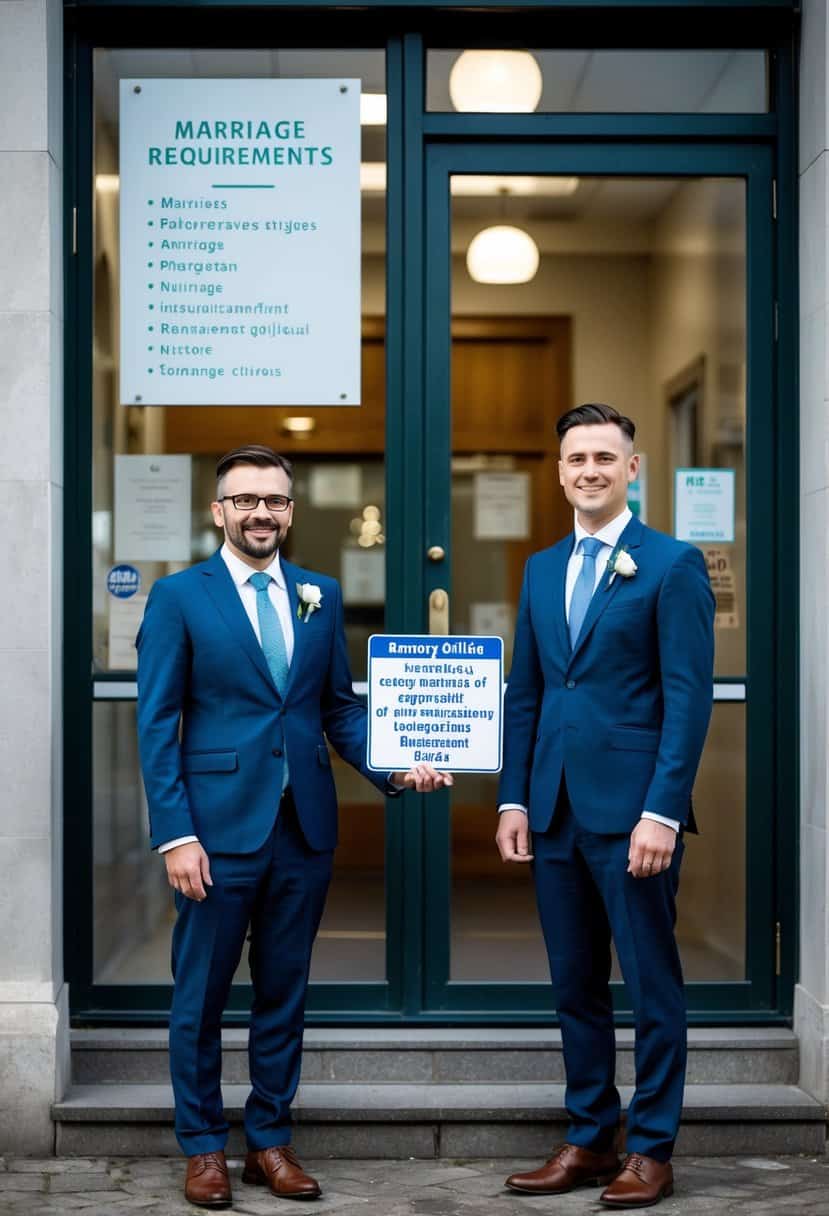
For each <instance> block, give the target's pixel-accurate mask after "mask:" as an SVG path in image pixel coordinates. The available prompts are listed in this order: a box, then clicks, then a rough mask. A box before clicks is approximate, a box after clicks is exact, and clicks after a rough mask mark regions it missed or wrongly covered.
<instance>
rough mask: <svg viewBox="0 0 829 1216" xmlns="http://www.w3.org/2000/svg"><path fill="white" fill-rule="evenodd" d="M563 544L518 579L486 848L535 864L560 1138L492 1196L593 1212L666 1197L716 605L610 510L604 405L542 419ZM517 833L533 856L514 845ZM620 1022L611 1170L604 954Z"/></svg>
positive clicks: (695, 570) (696, 560) (622, 459)
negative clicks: (686, 880)
mask: <svg viewBox="0 0 829 1216" xmlns="http://www.w3.org/2000/svg"><path fill="white" fill-rule="evenodd" d="M557 429H558V435H559V439H560V442H561V452H560V460H559V466H558V467H559V480H560V482H561V485H562V486H563V488H564V493H565V496H566V498H567V500H568V502H569V503H570V504H571V506H572V507H573V508H574V511H575V528H574V532H573V533H572V534H571V535H569V536H567V537H566V538H565V539H564V540H563V541H561V542H560V543H559V544H557V545H554V546H553V547H552V548H551V549H546V550H544V551H542V552H540V553H536V554H534V555H533V556H532V557H531V558H530V559H529V561H528V563H527V566H526V570H525V573H524V584H523V588H522V591H521V602H520V607H519V614H518V624H517V627H516V634H515V647H514V652H513V662H512V671H511V673H510V677H509V685H508V690H507V694H506V702H505V712H504V719H505V721H504V766H503V771H502V774H501V783H500V790H499V811H500V820H499V827H498V833H497V837H496V840H497V844H498V849H499V851H500V854H501V857H502V859H503V860H504V861H507V862H519V863H520V862H532V863H533V872H534V879H535V887H536V896H537V901H538V908H539V915H540V918H541V925H542V929H543V932H544V938H545V942H546V945H547V953H548V956H549V961H550V971H551V975H552V979H553V984H554V987H555V990H556V995H557V1005H558V1014H559V1018H560V1022H561V1035H562V1042H563V1047H564V1061H565V1068H566V1073H567V1092H566V1103H567V1110H568V1113H569V1116H570V1128H569V1130H568V1133H567V1140H566V1143H565V1144H564V1145H563V1146H562V1147H561V1148H560V1149H559V1150H558V1151H557V1152H556V1153H555V1154H554V1155H553V1157H552V1158H551V1159H550V1160H549V1161H548V1162H547V1163H546V1164H545V1165H543V1166H542V1167H541V1168H540V1169H538V1170H533V1171H531V1172H530V1173H526V1174H513V1175H512V1176H511V1177H510V1178H508V1179H507V1186H508V1187H510V1188H511V1189H512V1190H515V1191H519V1192H522V1193H525V1194H547V1195H556V1194H562V1193H564V1192H566V1191H569V1190H572V1189H573V1188H574V1187H576V1186H583V1185H587V1184H590V1183H596V1182H603V1183H609V1185H608V1186H607V1189H606V1190H605V1191H604V1192H603V1194H602V1195H601V1202H602V1203H603V1204H604V1205H605V1206H606V1207H609V1208H630V1207H646V1206H650V1205H652V1204H654V1203H658V1202H659V1201H660V1200H661V1199H662V1198H664V1197H665V1196H667V1195H670V1194H671V1193H672V1191H673V1174H672V1169H671V1165H670V1159H671V1155H672V1152H673V1146H674V1140H675V1139H676V1134H677V1129H678V1126H679V1118H680V1113H681V1110H682V1094H683V1083H684V1077H685V1058H686V1037H687V1036H686V1013H685V996H684V988H683V980H682V970H681V966H680V960H679V952H678V950H677V946H676V940H675V938H674V921H675V900H676V892H677V886H678V883H679V866H680V861H681V857H682V852H683V847H684V846H683V840H682V836H683V832H684V831H685V830H687V831H695V830H696V828H695V824H694V818H693V811H692V807H691V791H692V787H693V784H694V777H695V775H696V771H697V766H698V764H699V760H700V755H701V753H702V747H703V743H704V741H705V734H706V731H707V729H708V722H709V718H710V714H711V701H712V676H713V656H714V636H713V617H714V599H713V595H712V593H711V588H710V585H709V582H708V575H707V571H706V568H705V562H704V560H703V557H702V554H701V553H700V552H699V550H698V549H696V548H694V547H693V546H691V545H686V544H682V543H681V542H679V541H677V540H675V539H673V538H672V537H670V536H665V535H663V534H662V533H660V532H655V531H653V530H652V529H650V528H647V527H645V526H644V525H643V524H642V523H641V522H640V521H639V520H638V519H636V518H635V517H634V516H633V515H632V514H631V512H630V510H629V508H628V507H627V490H628V485H629V483H630V482H631V481H633V480H635V478H636V476H637V474H638V470H639V457H638V456H637V455H635V453H634V450H633V440H634V435H635V428H634V424H633V423H632V422H631V420H630V419H629V418H625V417H624V416H623V415H621V414H619V413H618V412H617V411H616V410H615V409H613V408H612V407H611V406H607V405H594V404H590V405H582V406H578V407H577V408H576V409H573V410H570V411H569V412H568V413H567V414H565V415H564V416H563V417H562V418H561V419H559V422H558V428H557ZM530 833H532V848H531V846H530ZM611 937H612V938H613V941H614V943H615V946H616V951H617V954H618V956H619V962H620V964H621V968H622V972H623V975H624V978H625V982H626V984H627V989H628V993H629V994H630V997H631V1000H632V1003H633V1012H634V1018H635V1025H636V1053H635V1058H636V1090H635V1093H634V1096H633V1099H632V1101H631V1103H630V1105H629V1107H628V1111H627V1129H626V1141H627V1143H626V1151H627V1157H626V1158H625V1161H624V1164H623V1166H622V1168H621V1170H620V1168H619V1161H618V1158H617V1155H616V1146H615V1141H616V1135H617V1129H618V1125H619V1120H620V1102H619V1094H618V1092H617V1090H616V1085H615V1035H614V1027H613V1006H612V1002H611V997H610V987H609V980H610V942H611Z"/></svg>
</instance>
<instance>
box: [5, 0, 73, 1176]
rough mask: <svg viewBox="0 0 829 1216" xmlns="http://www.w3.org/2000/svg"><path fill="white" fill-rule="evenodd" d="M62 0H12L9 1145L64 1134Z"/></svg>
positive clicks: (8, 97) (8, 129)
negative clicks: (56, 1103) (57, 1114)
mask: <svg viewBox="0 0 829 1216" xmlns="http://www.w3.org/2000/svg"><path fill="white" fill-rule="evenodd" d="M62 61H63V32H62V6H61V3H60V0H0V234H2V240H0V288H1V289H0V436H1V437H2V442H0V493H2V501H3V519H4V526H3V530H2V536H1V537H0V565H2V569H3V578H2V580H0V672H2V687H3V697H2V701H0V774H1V775H2V777H1V781H2V784H1V785H0V925H2V932H0V1153H3V1152H16V1153H30V1154H42V1153H48V1152H51V1151H52V1145H53V1143H54V1139H53V1133H52V1124H51V1120H50V1105H51V1102H52V1101H53V1099H54V1097H55V1095H56V1093H57V1094H60V1093H61V1091H62V1089H63V1086H64V1083H65V1080H66V1076H67V1072H68V1042H69V1039H68V1015H67V1001H66V991H65V986H64V983H63V942H62V916H61V900H62V874H61V823H62V812H63V808H62V790H61V764H62V762H61V707H62V706H61V703H62V696H61V661H62V654H61V646H62V622H61V604H62V598H61V597H62V588H61V581H62V578H61V552H62V526H63V436H62V419H63V387H62V374H63V281H62V279H63V275H62V232H61V229H62V176H63V174H62V157H63V130H62V91H63V72H62Z"/></svg>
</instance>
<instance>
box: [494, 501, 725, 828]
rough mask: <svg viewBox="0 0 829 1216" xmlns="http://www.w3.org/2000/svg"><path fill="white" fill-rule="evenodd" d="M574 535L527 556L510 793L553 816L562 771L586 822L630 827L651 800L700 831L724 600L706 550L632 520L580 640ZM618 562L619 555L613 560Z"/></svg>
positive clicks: (509, 725) (510, 719)
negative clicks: (574, 626)
mask: <svg viewBox="0 0 829 1216" xmlns="http://www.w3.org/2000/svg"><path fill="white" fill-rule="evenodd" d="M574 540H575V538H574V536H573V534H571V535H569V536H568V537H566V538H565V539H564V540H563V541H561V542H560V543H559V544H557V545H554V546H553V547H552V548H551V549H545V550H543V551H542V552H540V553H535V554H533V556H532V557H531V558H530V559H529V561H528V562H527V565H526V568H525V571H524V583H523V587H522V590H521V600H520V605H519V611H518V623H517V626H516V633H515V646H514V651H513V661H512V671H511V673H510V677H509V685H508V688H507V693H506V699H505V706H504V764H503V769H502V773H501V782H500V788H499V796H498V801H499V803H503V802H517V803H520V804H522V805H523V806H526V807H528V808H529V817H530V827H531V829H532V830H533V831H537V832H544V831H546V830H547V828H548V827H549V826H550V822H551V820H552V816H553V812H554V810H555V805H556V798H557V796H558V791H559V787H560V785H561V779H562V776H564V778H565V780H566V784H567V792H568V795H569V799H570V804H571V806H572V808H573V813H574V814H575V816H576V818H577V820H578V821H579V822H580V823H581V824H582V825H583V826H585V827H587V828H589V829H590V830H591V831H594V832H598V833H600V834H602V833H603V834H611V833H622V832H630V831H631V830H632V829H633V827H634V826H635V825H636V823H637V822H638V820H639V818H640V816H641V814H642V812H643V811H652V812H654V813H655V814H657V815H665V816H667V817H668V818H670V819H676V820H679V822H680V823H681V824H683V825H684V826H686V827H687V828H688V829H689V830H691V831H695V830H696V826H695V824H694V818H693V810H692V807H691V792H692V788H693V784H694V778H695V776H696V772H697V767H698V765H699V760H700V756H701V754H702V747H703V743H704V742H705V735H706V732H707V730H708V723H709V719H710V716H711V705H712V685H713V666H714V629H713V623H714V597H713V594H712V592H711V586H710V583H709V580H708V573H707V570H706V568H705V561H704V559H703V557H702V554H701V553H700V551H699V550H698V549H696V548H695V547H694V546H692V545H687V544H684V543H682V542H681V541H677V540H675V539H674V538H673V537H670V536H666V535H664V534H663V533H661V532H655V531H653V529H651V528H647V527H645V525H644V524H642V523H640V521H639V520H638V519H636V518H635V517H634V518H633V519H632V520H631V521H630V522H629V523H628V525H627V527H626V528H625V530H624V532H623V533H622V536H621V538H620V540H619V545H618V546H617V548H624V549H627V550H629V552H630V555H631V557H632V558H633V560H634V561H635V562H636V565H637V567H638V568H637V571H636V574H635V575H633V576H632V577H630V578H623V577H622V576H621V575H620V574H617V575H616V577H615V578H613V579H612V580H611V576H610V572H609V570H606V571H605V574H604V576H603V577H602V579H601V581H600V583H599V585H598V587H597V588H596V591H595V594H594V595H593V598H592V600H591V601H590V606H589V608H588V611H587V615H586V617H585V620H584V624H583V626H582V630H581V634H580V635H579V637H578V639H577V641H576V645H575V647H574V648H572V649H571V646H570V638H569V634H568V630H567V622H566V617H565V580H566V574H567V563H568V561H569V558H570V555H571V553H572V551H573V544H574ZM609 565H610V563H608V566H609Z"/></svg>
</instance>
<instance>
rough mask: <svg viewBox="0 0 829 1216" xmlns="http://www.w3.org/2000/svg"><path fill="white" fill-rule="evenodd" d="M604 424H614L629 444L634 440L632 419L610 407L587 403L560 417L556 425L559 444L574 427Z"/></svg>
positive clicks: (634, 433) (634, 432)
mask: <svg viewBox="0 0 829 1216" xmlns="http://www.w3.org/2000/svg"><path fill="white" fill-rule="evenodd" d="M604 422H615V424H616V426H618V427H619V429H620V430H621V431H623V432H624V434H625V435H627V437H628V439H629V440H630V441H631V443H632V442H633V440H634V439H635V437H636V424H635V423H634V422H633V421H632V419H630V418H626V417H625V415H624V414H620V413H619V411H618V410H616V409H614V408H613V406H612V405H602V404H601V403H595V404H594V403H590V402H588V403H587V404H586V405H577V406H575V407H574V408H573V409H571V410H568V411H567V413H566V414H562V415H561V417H560V418H559V420H558V422H557V423H556V432H557V434H558V440H559V443H561V441H562V440H563V439H564V436H565V435H566V434H567V432H568V431H570V430H572V429H573V427H574V426H601V424H602V423H604Z"/></svg>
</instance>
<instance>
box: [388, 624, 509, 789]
mask: <svg viewBox="0 0 829 1216" xmlns="http://www.w3.org/2000/svg"><path fill="white" fill-rule="evenodd" d="M503 669H504V644H503V642H502V640H501V639H500V638H481V637H440V636H432V635H429V634H426V635H420V634H409V635H405V636H402V637H396V636H391V635H388V634H382V635H381V634H375V635H374V636H373V637H371V638H369V642H368V722H369V734H368V767H369V768H370V769H374V770H376V771H378V772H396V771H399V770H405V769H409V768H411V766H412V765H413V764H421V763H426V764H431V765H433V766H434V767H435V768H438V769H446V770H448V771H449V772H454V773H497V772H498V771H499V770H500V768H501V742H502V737H501V736H502V732H501V709H502V703H503V701H502V683H503Z"/></svg>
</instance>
